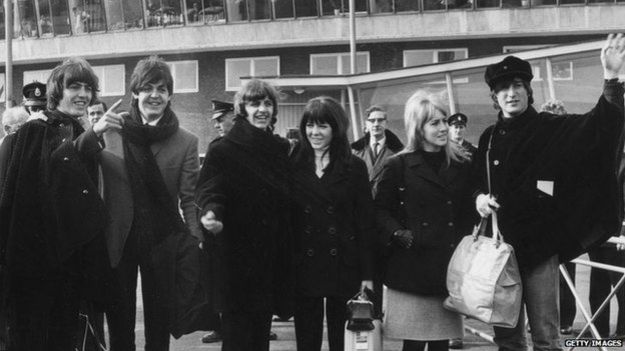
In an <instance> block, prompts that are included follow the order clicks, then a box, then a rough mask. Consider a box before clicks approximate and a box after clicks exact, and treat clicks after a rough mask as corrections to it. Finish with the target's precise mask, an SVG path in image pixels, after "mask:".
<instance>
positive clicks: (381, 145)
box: [369, 135, 386, 152]
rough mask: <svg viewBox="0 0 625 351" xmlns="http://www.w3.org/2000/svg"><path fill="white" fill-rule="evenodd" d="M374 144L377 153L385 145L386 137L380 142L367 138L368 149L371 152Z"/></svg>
mask: <svg viewBox="0 0 625 351" xmlns="http://www.w3.org/2000/svg"><path fill="white" fill-rule="evenodd" d="M375 143H378V152H379V151H380V150H382V148H383V147H384V145H385V144H386V135H385V136H384V137H383V138H382V139H380V140H375V138H374V137H373V136H371V137H370V138H369V147H371V150H373V147H374V146H375Z"/></svg>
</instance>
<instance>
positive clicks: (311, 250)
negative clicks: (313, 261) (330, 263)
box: [306, 249, 315, 257]
mask: <svg viewBox="0 0 625 351" xmlns="http://www.w3.org/2000/svg"><path fill="white" fill-rule="evenodd" d="M314 255H315V250H313V249H308V250H306V256H308V257H313V256H314Z"/></svg>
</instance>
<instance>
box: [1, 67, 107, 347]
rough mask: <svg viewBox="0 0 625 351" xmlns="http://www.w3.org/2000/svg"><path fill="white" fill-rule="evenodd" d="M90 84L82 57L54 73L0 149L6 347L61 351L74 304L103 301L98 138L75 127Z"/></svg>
mask: <svg viewBox="0 0 625 351" xmlns="http://www.w3.org/2000/svg"><path fill="white" fill-rule="evenodd" d="M97 91H98V79H97V77H96V75H95V74H94V72H93V70H92V69H91V66H90V65H89V64H88V63H87V62H86V61H85V60H83V59H78V58H73V59H68V60H66V61H65V62H63V63H62V64H61V65H59V66H57V67H55V68H54V69H53V70H52V73H51V74H50V78H49V79H48V85H47V95H48V111H46V112H45V116H44V117H42V118H41V119H36V120H33V121H30V122H28V123H26V124H25V125H24V126H23V127H22V128H21V129H20V130H19V131H18V132H17V134H15V137H14V138H12V139H11V140H10V141H9V142H7V143H6V144H3V145H2V147H3V148H4V147H10V148H11V150H12V152H11V153H10V154H5V153H2V152H0V154H2V155H5V156H3V158H2V159H1V160H0V169H6V178H4V180H3V182H2V184H0V268H2V269H4V270H5V273H6V279H5V284H7V285H6V289H5V293H6V297H7V302H8V313H9V321H8V324H9V330H10V331H9V339H10V348H9V349H10V350H16V351H21V350H28V351H49V350H62V351H66V350H71V349H72V348H73V346H74V345H73V343H74V340H73V337H74V333H75V331H76V329H77V322H78V306H79V300H80V299H84V300H87V301H98V302H101V303H104V302H106V300H107V298H108V297H109V296H110V290H109V289H108V280H107V279H106V278H108V277H107V272H109V271H108V269H107V267H109V263H108V257H107V256H106V250H105V245H104V236H103V234H104V233H103V228H104V225H105V223H106V211H105V209H104V204H103V203H102V200H101V198H100V196H99V195H98V189H97V179H98V178H97V163H96V151H97V150H98V148H99V146H98V144H97V141H98V135H101V134H102V133H103V132H104V131H106V130H108V129H110V128H115V126H112V125H108V124H101V125H97V126H94V127H93V128H89V129H87V130H85V129H83V127H82V126H81V125H80V123H79V122H78V117H81V116H83V115H84V114H85V112H86V110H87V106H88V105H89V103H90V102H91V101H92V100H93V99H95V98H96V92H97Z"/></svg>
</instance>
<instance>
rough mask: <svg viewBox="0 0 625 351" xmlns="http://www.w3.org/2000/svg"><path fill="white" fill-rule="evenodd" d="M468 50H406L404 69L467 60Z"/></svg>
mask: <svg viewBox="0 0 625 351" xmlns="http://www.w3.org/2000/svg"><path fill="white" fill-rule="evenodd" d="M468 54H469V51H468V49H466V48H460V49H437V50H404V67H410V66H421V65H429V64H432V63H439V62H447V61H454V60H462V59H466V58H467V56H468Z"/></svg>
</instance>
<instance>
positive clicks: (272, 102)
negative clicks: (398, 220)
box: [196, 80, 293, 351]
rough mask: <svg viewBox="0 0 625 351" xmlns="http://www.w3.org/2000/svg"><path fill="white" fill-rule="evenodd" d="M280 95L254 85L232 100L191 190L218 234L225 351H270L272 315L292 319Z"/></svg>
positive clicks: (205, 220) (263, 85)
mask: <svg viewBox="0 0 625 351" xmlns="http://www.w3.org/2000/svg"><path fill="white" fill-rule="evenodd" d="M277 100H278V94H277V92H276V90H275V89H274V88H273V87H272V86H271V85H269V84H268V83H266V82H263V81H259V80H252V81H250V82H248V83H247V84H246V85H245V86H244V87H243V88H242V89H241V91H239V92H238V93H237V95H236V96H235V103H234V105H235V113H236V115H237V116H236V118H235V124H234V126H233V127H232V129H231V130H230V132H229V133H228V134H227V135H226V136H224V137H223V138H221V139H220V140H219V141H217V142H215V143H213V144H211V147H210V149H209V150H208V154H207V155H206V159H205V160H204V164H203V166H202V170H201V173H200V181H199V182H198V187H197V191H196V203H197V205H198V207H199V208H200V216H201V222H202V224H203V226H204V228H205V229H206V230H208V231H209V232H211V233H213V234H214V235H215V246H214V254H215V260H216V261H217V262H216V264H215V277H214V284H216V289H217V292H216V294H217V297H216V300H217V301H216V307H217V310H218V311H219V312H221V313H222V337H223V344H222V350H224V351H233V350H234V351H247V350H259V351H263V350H269V331H270V326H271V317H272V314H278V315H282V316H285V315H288V314H290V313H292V306H291V303H292V277H293V273H292V268H293V263H292V260H291V244H290V243H291V241H292V235H291V233H290V225H289V213H290V206H289V201H288V199H289V192H290V191H289V181H288V179H289V178H288V169H289V167H288V159H287V157H288V150H289V144H288V142H287V141H286V140H284V139H282V138H280V137H278V136H276V135H274V134H273V125H274V123H275V121H276V115H277V113H278V105H277Z"/></svg>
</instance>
